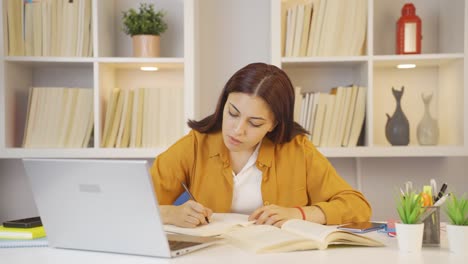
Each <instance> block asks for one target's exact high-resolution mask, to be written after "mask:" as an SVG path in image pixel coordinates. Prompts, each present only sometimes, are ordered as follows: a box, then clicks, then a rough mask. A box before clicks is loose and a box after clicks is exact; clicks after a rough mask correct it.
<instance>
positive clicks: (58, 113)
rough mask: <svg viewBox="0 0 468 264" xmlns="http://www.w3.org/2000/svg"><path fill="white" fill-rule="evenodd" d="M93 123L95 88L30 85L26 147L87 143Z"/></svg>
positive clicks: (24, 138) (80, 144) (57, 146)
mask: <svg viewBox="0 0 468 264" xmlns="http://www.w3.org/2000/svg"><path fill="white" fill-rule="evenodd" d="M93 127H94V111H93V90H92V89H89V88H63V87H31V88H30V90H29V103H28V113H27V117H26V125H25V133H24V137H23V147H25V148H83V147H87V146H88V143H89V141H90V138H91V133H92V130H93Z"/></svg>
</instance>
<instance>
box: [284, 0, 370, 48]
mask: <svg viewBox="0 0 468 264" xmlns="http://www.w3.org/2000/svg"><path fill="white" fill-rule="evenodd" d="M281 29H282V31H281V32H282V54H283V56H285V57H298V56H302V57H303V56H357V55H362V54H364V49H365V40H366V31H367V30H366V29H367V0H347V1H341V0H287V1H283V3H282V14H281Z"/></svg>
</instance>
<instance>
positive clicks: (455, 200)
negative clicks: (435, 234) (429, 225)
mask: <svg viewBox="0 0 468 264" xmlns="http://www.w3.org/2000/svg"><path fill="white" fill-rule="evenodd" d="M445 213H446V214H447V216H448V217H449V219H450V224H447V240H448V247H449V249H450V251H452V252H454V253H459V254H467V255H468V252H467V250H466V249H467V248H468V200H467V198H466V195H462V196H461V197H457V196H456V195H454V194H453V193H452V194H450V196H449V197H447V201H446V205H445Z"/></svg>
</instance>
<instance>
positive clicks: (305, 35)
mask: <svg viewBox="0 0 468 264" xmlns="http://www.w3.org/2000/svg"><path fill="white" fill-rule="evenodd" d="M311 19H312V3H307V4H305V6H304V19H303V21H302V23H303V25H302V36H301V45H300V51H299V56H302V57H305V56H307V47H308V42H309V33H310V25H311V23H312V21H311Z"/></svg>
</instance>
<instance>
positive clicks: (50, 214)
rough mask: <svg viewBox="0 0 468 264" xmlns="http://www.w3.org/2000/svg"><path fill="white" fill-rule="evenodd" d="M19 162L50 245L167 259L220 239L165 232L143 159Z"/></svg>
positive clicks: (27, 160)
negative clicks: (24, 172) (24, 171)
mask: <svg viewBox="0 0 468 264" xmlns="http://www.w3.org/2000/svg"><path fill="white" fill-rule="evenodd" d="M23 165H24V168H25V170H26V174H27V177H28V179H29V182H30V185H31V189H32V192H33V196H34V200H35V202H36V206H37V209H38V210H39V214H40V216H41V219H42V223H43V225H44V228H45V230H46V233H47V239H48V242H49V246H50V247H56V248H67V249H81V250H92V251H105V252H116V253H125V254H135V255H145V256H155V257H166V258H170V257H175V256H179V255H183V254H186V253H189V252H192V251H194V250H198V249H201V248H204V247H207V246H210V245H212V244H214V243H216V241H218V240H219V238H213V237H211V238H210V237H191V236H186V235H172V234H166V233H165V232H164V230H163V224H162V220H161V216H160V213H159V208H158V202H157V199H156V196H155V193H154V189H153V183H152V179H151V176H150V174H149V170H148V168H149V167H148V164H147V162H146V161H144V160H93V159H23ZM169 241H175V242H169ZM170 245H175V246H174V247H175V248H173V249H171V247H170Z"/></svg>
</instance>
